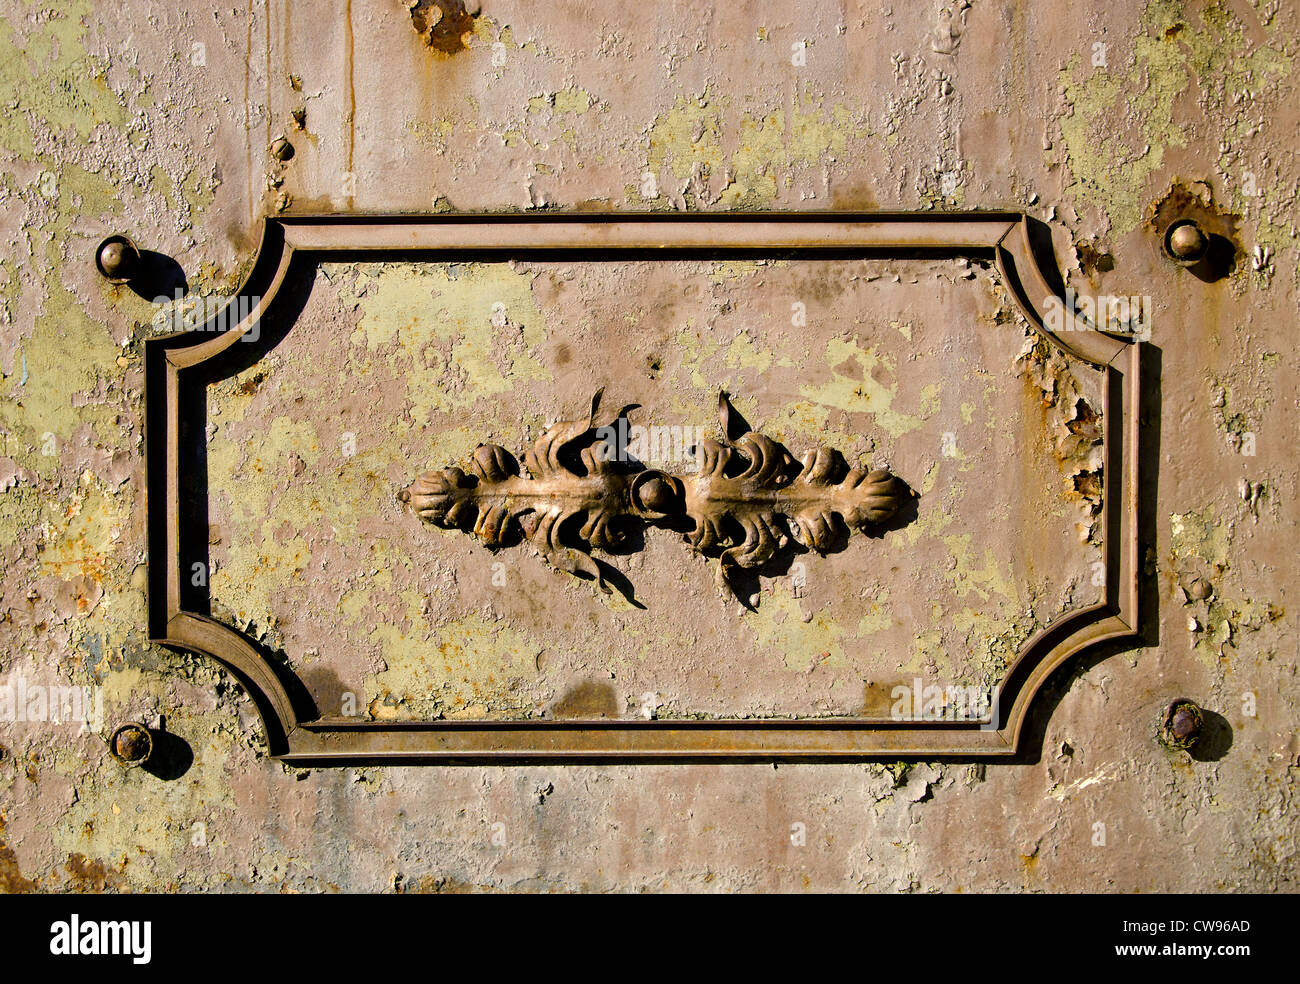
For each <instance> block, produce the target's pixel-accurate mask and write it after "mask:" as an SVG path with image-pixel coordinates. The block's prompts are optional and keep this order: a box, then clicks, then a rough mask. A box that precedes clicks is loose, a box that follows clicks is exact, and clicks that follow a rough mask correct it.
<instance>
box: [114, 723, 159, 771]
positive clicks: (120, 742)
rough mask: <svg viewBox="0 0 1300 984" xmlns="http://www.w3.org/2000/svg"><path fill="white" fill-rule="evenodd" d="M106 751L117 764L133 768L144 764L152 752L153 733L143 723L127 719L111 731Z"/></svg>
mask: <svg viewBox="0 0 1300 984" xmlns="http://www.w3.org/2000/svg"><path fill="white" fill-rule="evenodd" d="M108 753H109V754H110V755H112V756H113V759H114V761H116V762H117V763H118V764H119V765H121V766H123V767H124V768H127V769H134V768H135V767H136V766H138V765H144V764H145V762H147V761H149V756H150V755H151V754H153V735H151V734H150V733H149V729H148V728H146V727H145V726H144V725H143V724H139V723H138V722H135V721H129V722H127V723H126V724H124V725H122V726H121V727H120V728H118V729H117V730H116V731H114V732H113V737H112V738H110V739H109V740H108Z"/></svg>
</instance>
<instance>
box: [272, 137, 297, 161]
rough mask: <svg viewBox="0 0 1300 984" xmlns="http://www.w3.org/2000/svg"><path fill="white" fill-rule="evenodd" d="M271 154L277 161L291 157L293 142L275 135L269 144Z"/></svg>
mask: <svg viewBox="0 0 1300 984" xmlns="http://www.w3.org/2000/svg"><path fill="white" fill-rule="evenodd" d="M271 156H272V157H274V158H275V159H276V160H277V161H287V160H291V159H292V158H293V144H291V143H289V141H288V140H286V139H285V138H284V137H276V138H275V140H274V142H273V143H272V144H271Z"/></svg>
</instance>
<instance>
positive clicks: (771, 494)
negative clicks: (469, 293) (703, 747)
mask: <svg viewBox="0 0 1300 984" xmlns="http://www.w3.org/2000/svg"><path fill="white" fill-rule="evenodd" d="M603 393H604V390H603V388H602V389H601V390H598V391H597V392H596V395H595V396H594V397H593V398H592V401H591V412H590V413H589V414H588V415H587V417H586V418H584V419H580V420H567V421H560V422H558V423H556V424H553V425H552V426H551V427H549V428H547V429H546V431H545V432H543V433H542V435H541V436H540V437H539V438H538V439H537V441H536V442H535V443H534V445H533V447H532V449H531V450H529V451H528V452H527V453H526V454H525V455H524V471H521V470H520V467H519V463H518V461H517V460H516V459H515V457H514V456H513V455H512V454H511V453H510V452H509V451H507V450H506V449H505V448H503V447H501V446H500V445H497V444H481V445H479V447H478V448H477V449H476V450H475V452H474V455H473V458H472V459H471V460H470V462H469V464H468V471H467V470H465V469H462V468H458V467H451V468H444V469H442V470H441V471H428V472H425V473H424V474H422V475H420V476H419V477H418V478H417V479H416V480H415V481H414V482H413V483H412V484H411V485H410V486H409V487H408V488H406V489H403V490H402V491H401V492H400V493H399V494H398V498H399V499H401V500H402V501H403V502H406V503H409V504H410V506H411V508H412V509H413V510H414V511H415V513H416V515H417V516H419V517H420V519H422V520H424V521H425V522H428V523H432V524H433V525H435V526H439V527H442V528H444V529H462V530H466V531H470V532H472V533H473V535H474V536H476V537H478V538H479V539H480V540H482V541H483V542H484V543H485V544H486V545H487V546H488V547H490V548H492V549H497V548H501V547H507V546H510V545H512V544H514V543H517V542H520V541H521V540H526V541H527V542H528V543H530V544H531V545H532V547H533V548H534V549H535V550H536V551H537V553H538V554H539V555H540V556H541V557H542V559H543V560H544V561H546V563H548V564H549V565H550V566H551V567H553V568H555V569H557V570H561V571H567V572H569V573H571V574H574V575H577V576H585V577H589V578H591V579H592V580H594V581H595V582H596V585H597V586H598V587H599V588H600V589H601V590H602V591H604V592H605V593H607V594H608V593H610V588H609V585H608V584H607V583H606V577H607V574H606V571H605V569H604V568H605V565H603V564H602V563H601V562H600V561H597V560H596V559H595V558H593V557H592V556H591V555H590V553H589V550H590V549H591V548H595V549H598V550H605V551H609V552H620V551H626V550H627V549H628V548H629V547H630V546H632V545H634V544H635V543H636V542H637V533H638V532H639V531H640V530H644V528H646V527H648V526H659V527H663V528H668V529H677V530H680V531H682V532H683V533H684V534H685V539H686V542H687V544H689V545H690V547H691V549H692V550H693V551H694V552H695V553H699V554H704V555H705V556H710V557H712V556H716V557H717V558H718V564H717V567H716V570H715V581H716V584H717V586H718V589H719V591H721V592H722V594H723V595H724V597H725V596H731V595H734V596H735V597H736V598H738V599H739V600H741V602H742V603H743V604H750V603H749V602H748V601H746V599H745V597H744V595H743V593H742V591H741V589H740V585H739V581H740V579H741V577H742V576H743V574H744V573H748V574H751V575H752V574H755V573H757V572H758V571H760V570H761V569H762V568H763V567H764V566H765V565H767V564H768V563H770V562H772V561H773V560H775V559H776V558H777V557H778V556H779V555H780V554H782V553H783V552H786V551H793V550H794V547H793V544H798V545H799V546H800V547H802V548H803V549H804V550H809V551H813V552H815V553H817V554H819V555H823V554H826V553H831V552H835V551H836V550H837V549H842V547H843V543H844V541H845V540H846V539H847V538H848V536H849V535H850V534H851V533H852V532H854V531H860V532H863V533H868V534H869V533H870V532H872V531H873V529H876V528H879V527H881V526H883V525H884V524H886V523H888V522H890V521H891V520H893V519H894V518H895V517H896V516H898V515H899V510H900V508H901V507H902V506H903V504H904V502H905V501H907V500H908V499H911V498H915V493H914V492H913V491H912V490H911V489H910V488H909V487H908V485H907V484H906V483H905V482H903V481H902V480H901V479H899V478H897V477H896V476H894V475H893V474H891V473H890V472H889V471H888V470H886V469H875V470H867V469H863V468H859V467H853V468H850V467H849V465H848V463H847V462H846V461H845V459H844V456H843V455H842V454H840V452H839V451H837V450H835V449H834V448H829V447H818V448H815V449H813V450H811V451H808V452H807V453H806V454H804V455H803V456H802V457H801V458H795V457H794V456H793V455H792V454H791V453H790V452H789V451H788V450H786V448H785V447H784V446H783V445H782V444H781V443H779V442H777V441H774V440H773V439H771V438H770V437H767V436H765V435H763V434H761V433H758V432H757V431H752V430H748V429H747V425H745V424H744V422H743V420H742V419H741V418H740V417H739V415H738V414H736V413H735V411H734V410H733V408H732V406H731V403H730V401H729V400H728V398H727V394H726V393H725V392H723V393H720V394H719V395H718V418H719V422H720V423H721V425H722V434H723V438H722V440H721V441H717V440H712V439H709V440H704V441H701V442H699V444H697V445H696V446H695V447H694V448H693V449H692V450H693V451H694V454H695V465H696V467H695V468H694V469H693V470H690V471H685V472H683V473H682V474H670V473H668V472H665V471H659V470H657V469H652V468H647V467H645V466H644V465H642V464H641V463H640V462H639V461H637V460H636V459H635V458H634V457H632V456H630V455H629V454H628V453H627V449H626V447H625V446H620V445H618V444H617V443H616V442H614V441H612V440H611V438H610V435H612V434H614V433H616V431H615V428H614V426H613V424H614V423H615V422H617V420H618V419H619V418H620V417H622V416H624V415H625V414H627V413H629V412H630V411H631V410H634V409H637V407H636V406H635V405H634V406H630V407H625V408H624V409H623V410H622V411H620V412H619V414H617V415H615V417H614V419H613V421H611V422H610V423H609V424H606V425H604V426H603V427H597V426H596V415H597V413H598V412H599V410H600V400H601V397H602V395H603ZM737 430H739V431H741V433H740V434H739V436H738V437H737V438H736V439H735V440H731V439H730V437H729V435H730V434H732V433H733V432H735V431H737ZM623 433H626V431H623ZM525 472H526V474H525ZM575 541H577V542H576V543H575ZM579 547H583V548H585V549H579Z"/></svg>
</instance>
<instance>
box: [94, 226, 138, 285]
mask: <svg viewBox="0 0 1300 984" xmlns="http://www.w3.org/2000/svg"><path fill="white" fill-rule="evenodd" d="M95 266H96V268H97V269H98V270H99V273H100V276H102V277H103V278H104V279H105V280H108V281H109V282H110V283H114V284H125V283H129V282H130V280H131V278H132V277H134V276H135V274H136V271H138V270H139V269H140V251H139V250H138V249H136V247H135V243H133V242H131V240H130V239H128V238H127V237H126V236H109V237H108V238H107V239H105V240H104V241H103V242H102V243H100V244H99V246H98V247H96V249H95Z"/></svg>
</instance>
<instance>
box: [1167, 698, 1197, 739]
mask: <svg viewBox="0 0 1300 984" xmlns="http://www.w3.org/2000/svg"><path fill="white" fill-rule="evenodd" d="M1204 727H1205V715H1204V714H1202V713H1201V709H1200V708H1199V707H1197V706H1196V705H1195V704H1194V703H1193V702H1192V701H1190V700H1188V699H1187V698H1186V697H1180V698H1178V699H1177V700H1176V701H1174V702H1173V703H1172V704H1170V705H1169V706H1168V707H1167V708H1165V717H1164V721H1163V723H1162V725H1161V728H1160V738H1161V740H1162V741H1163V742H1164V743H1165V744H1166V745H1168V746H1169V747H1170V748H1191V747H1192V746H1193V745H1195V744H1196V742H1197V740H1198V739H1199V738H1200V737H1201V729H1202V728H1204Z"/></svg>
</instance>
